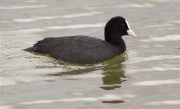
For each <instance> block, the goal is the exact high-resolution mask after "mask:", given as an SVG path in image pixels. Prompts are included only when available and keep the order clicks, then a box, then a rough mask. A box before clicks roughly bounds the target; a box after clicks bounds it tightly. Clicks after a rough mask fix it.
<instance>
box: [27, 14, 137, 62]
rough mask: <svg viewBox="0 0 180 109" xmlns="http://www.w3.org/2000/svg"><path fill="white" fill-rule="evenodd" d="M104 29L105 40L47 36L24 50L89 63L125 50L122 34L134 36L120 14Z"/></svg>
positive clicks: (64, 59) (87, 37) (69, 60)
mask: <svg viewBox="0 0 180 109" xmlns="http://www.w3.org/2000/svg"><path fill="white" fill-rule="evenodd" d="M104 31H105V32H104V35H105V40H101V39H97V38H94V37H89V36H83V35H76V36H66V37H49V38H44V39H43V40H41V41H38V42H37V43H35V44H34V45H33V47H29V48H26V49H24V50H25V51H28V52H37V53H41V54H49V55H50V56H51V57H53V58H56V59H61V60H63V61H67V62H72V63H80V64H91V63H97V62H101V61H104V60H107V59H111V58H113V57H114V56H116V55H119V54H121V53H123V52H124V51H125V50H126V44H125V42H124V40H123V39H122V36H123V35H130V36H132V37H134V38H136V34H135V33H134V32H133V31H132V30H131V28H130V26H129V23H128V22H127V20H125V19H124V18H123V17H121V16H117V17H113V18H111V19H110V20H109V21H108V22H107V24H106V26H105V29H104Z"/></svg>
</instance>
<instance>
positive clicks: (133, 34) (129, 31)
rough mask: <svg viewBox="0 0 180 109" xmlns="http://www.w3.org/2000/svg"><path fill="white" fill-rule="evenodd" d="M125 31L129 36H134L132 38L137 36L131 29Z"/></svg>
mask: <svg viewBox="0 0 180 109" xmlns="http://www.w3.org/2000/svg"><path fill="white" fill-rule="evenodd" d="M127 33H128V34H129V35H130V36H132V37H134V38H137V36H136V34H135V33H134V32H133V31H132V30H127Z"/></svg>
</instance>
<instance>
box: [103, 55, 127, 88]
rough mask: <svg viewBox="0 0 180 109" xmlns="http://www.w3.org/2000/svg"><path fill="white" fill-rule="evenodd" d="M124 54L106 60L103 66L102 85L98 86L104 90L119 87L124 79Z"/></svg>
mask: <svg viewBox="0 0 180 109" xmlns="http://www.w3.org/2000/svg"><path fill="white" fill-rule="evenodd" d="M126 58H127V56H126V54H123V55H120V56H118V57H115V58H113V59H112V60H110V61H107V63H106V64H107V65H105V66H104V68H103V69H102V70H103V75H104V76H103V77H102V81H103V86H101V87H100V88H102V89H104V90H114V89H116V88H120V87H121V83H122V82H123V81H125V80H122V78H125V71H124V69H125V65H124V64H123V62H124V61H125V60H126Z"/></svg>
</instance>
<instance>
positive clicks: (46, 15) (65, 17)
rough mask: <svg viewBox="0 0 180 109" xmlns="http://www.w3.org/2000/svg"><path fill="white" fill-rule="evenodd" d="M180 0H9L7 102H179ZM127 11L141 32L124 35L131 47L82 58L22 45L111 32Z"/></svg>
mask: <svg viewBox="0 0 180 109" xmlns="http://www.w3.org/2000/svg"><path fill="white" fill-rule="evenodd" d="M179 5H180V2H179V1H178V0H171V1H168V0H161V1H155V0H147V1H141V0H136V1H131V0H126V1H122V0H114V1H111V2H110V1H108V0H103V1H94V0H89V1H76V2H73V3H72V1H70V0H51V1H47V0H16V1H13V0H8V1H6V0H2V1H1V4H0V9H1V13H0V14H1V20H0V23H1V25H0V28H1V52H0V53H1V59H0V62H1V77H0V86H1V87H0V108H2V109H37V108H38V109H119V108H122V109H179V105H180V100H179V99H180V85H179V83H180V50H179V47H180V44H179V42H180V32H179V29H180V14H179V13H178V12H179V10H180V7H179ZM119 15H120V16H123V17H125V18H126V19H127V20H128V22H129V23H130V26H131V28H132V29H133V31H134V32H135V33H136V34H137V36H138V38H137V39H134V38H132V37H130V36H123V38H124V40H125V42H126V45H127V51H126V53H124V54H122V55H119V56H117V57H114V58H113V59H111V60H107V61H104V62H101V63H97V64H90V65H79V64H72V63H67V62H62V61H58V60H55V59H52V58H51V57H45V56H42V55H38V54H31V53H28V52H25V51H23V49H24V48H27V47H29V46H32V45H33V44H34V43H35V42H36V41H38V40H41V39H43V38H45V37H61V36H69V35H79V34H81V35H88V36H92V37H97V38H100V39H103V38H104V36H103V35H104V25H105V23H106V22H107V21H108V20H109V19H110V18H112V17H114V16H119Z"/></svg>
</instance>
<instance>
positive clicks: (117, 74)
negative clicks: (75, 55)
mask: <svg viewBox="0 0 180 109" xmlns="http://www.w3.org/2000/svg"><path fill="white" fill-rule="evenodd" d="M126 59H127V54H126V53H124V54H122V55H119V56H117V57H114V58H113V59H111V60H108V61H105V62H103V63H101V65H100V66H98V65H96V64H95V65H84V66H81V68H77V69H75V70H70V71H68V70H67V71H63V72H57V73H53V74H47V76H67V75H80V74H85V73H90V72H92V71H97V70H100V71H102V75H103V77H102V81H103V84H102V86H100V88H101V89H104V90H114V89H116V88H120V87H121V83H122V82H123V81H125V80H122V78H125V70H124V69H125V64H124V63H123V62H124V61H125V60H126ZM61 64H62V63H61ZM65 66H66V67H67V66H69V67H75V68H76V65H75V66H72V65H65ZM65 66H64V67H65ZM78 66H79V65H78ZM66 69H68V68H66Z"/></svg>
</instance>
